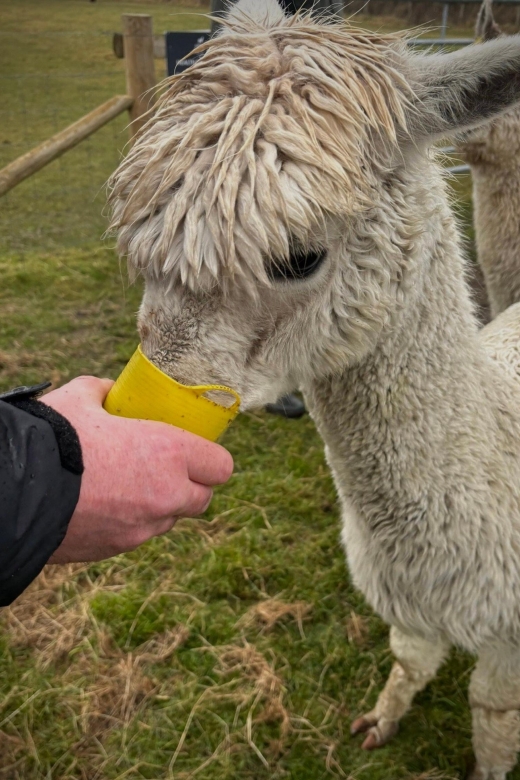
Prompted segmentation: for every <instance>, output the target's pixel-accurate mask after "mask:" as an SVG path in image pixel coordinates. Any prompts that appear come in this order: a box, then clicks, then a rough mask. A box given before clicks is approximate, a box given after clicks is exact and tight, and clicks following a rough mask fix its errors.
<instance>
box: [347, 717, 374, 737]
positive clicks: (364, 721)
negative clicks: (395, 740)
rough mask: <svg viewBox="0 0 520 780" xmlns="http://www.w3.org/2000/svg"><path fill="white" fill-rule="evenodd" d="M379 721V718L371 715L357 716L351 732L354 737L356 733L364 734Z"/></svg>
mask: <svg viewBox="0 0 520 780" xmlns="http://www.w3.org/2000/svg"><path fill="white" fill-rule="evenodd" d="M376 723H377V718H373V717H371V716H369V715H362V716H361V718H356V720H355V721H354V722H353V723H352V724H351V726H350V733H351V734H352V736H353V737H354V736H355V735H356V734H364V733H365V731H368V730H369V729H370V728H372V726H375V725H376Z"/></svg>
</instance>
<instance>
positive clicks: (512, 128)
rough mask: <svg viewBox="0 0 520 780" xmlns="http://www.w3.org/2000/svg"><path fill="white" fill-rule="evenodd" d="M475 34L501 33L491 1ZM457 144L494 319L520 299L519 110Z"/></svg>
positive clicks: (482, 37) (486, 36)
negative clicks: (467, 174) (466, 169)
mask: <svg viewBox="0 0 520 780" xmlns="http://www.w3.org/2000/svg"><path fill="white" fill-rule="evenodd" d="M475 35H476V37H477V39H479V40H486V41H487V40H493V39H494V38H497V37H499V36H501V35H502V31H501V30H500V27H499V26H498V25H497V24H496V23H495V21H494V19H493V11H492V0H484V2H483V3H482V6H481V8H480V12H479V15H478V18H477V25H476V30H475ZM456 144H457V148H458V150H459V151H460V152H461V153H462V155H463V156H464V158H465V159H466V160H467V161H468V163H469V164H470V166H471V173H472V179H473V218H474V224H475V239H476V245H477V257H478V262H479V264H480V266H481V268H482V271H483V273H484V278H485V281H486V287H487V291H488V297H489V303H490V307H491V314H492V316H493V317H496V315H497V314H499V313H500V312H502V311H504V310H505V309H507V307H508V306H511V304H513V303H517V302H519V301H520V109H519V108H515V109H513V110H512V111H508V112H507V114H505V115H504V116H501V117H499V118H498V119H495V120H494V121H493V122H492V123H490V124H488V125H484V126H482V127H479V128H477V129H476V130H473V131H472V132H469V133H466V134H464V135H463V136H461V137H459V138H458V139H457V141H456Z"/></svg>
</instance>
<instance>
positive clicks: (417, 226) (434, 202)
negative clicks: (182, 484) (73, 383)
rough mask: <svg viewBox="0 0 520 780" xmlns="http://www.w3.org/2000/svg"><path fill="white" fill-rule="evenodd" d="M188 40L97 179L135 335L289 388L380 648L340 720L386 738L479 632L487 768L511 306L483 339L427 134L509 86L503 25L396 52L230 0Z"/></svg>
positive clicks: (519, 426)
mask: <svg viewBox="0 0 520 780" xmlns="http://www.w3.org/2000/svg"><path fill="white" fill-rule="evenodd" d="M204 50H205V51H204V56H203V57H201V58H200V59H199V60H198V61H197V63H196V64H195V65H193V66H192V67H191V68H190V69H189V70H186V71H185V72H184V73H183V74H182V75H180V76H178V77H175V78H173V79H171V80H170V81H169V82H167V83H166V85H165V92H164V95H163V98H162V101H161V103H160V105H159V108H158V110H157V113H156V114H155V116H154V117H153V119H151V120H150V122H149V123H148V125H147V126H146V127H145V128H144V129H143V131H142V132H141V133H140V135H139V137H138V139H137V141H136V143H135V145H134V147H133V148H132V150H131V152H130V153H129V155H128V157H127V158H126V159H125V160H124V161H123V162H122V163H121V165H120V167H119V169H118V170H117V171H116V172H115V174H114V176H113V177H112V180H111V184H110V187H111V194H110V201H111V206H112V209H113V219H112V227H113V230H114V231H116V232H117V235H118V247H119V251H120V253H121V254H122V255H126V256H127V259H128V264H129V269H130V271H131V273H132V274H133V275H135V274H142V276H143V277H144V280H145V291H144V296H143V301H142V304H141V308H140V312H139V316H138V326H139V331H140V335H141V340H142V347H143V349H144V351H145V353H146V354H147V355H148V357H149V358H150V359H151V360H152V361H153V362H154V363H155V364H156V365H157V366H159V367H160V368H161V369H162V370H163V371H165V372H166V373H168V374H170V375H171V376H173V377H174V378H176V379H177V380H178V381H180V382H183V383H186V384H200V383H208V384H211V383H219V384H224V385H228V386H231V387H233V388H235V389H236V390H237V391H238V392H239V393H240V395H241V398H242V408H243V409H244V410H247V409H251V408H255V407H259V406H263V405H264V404H266V403H268V402H269V401H273V400H275V399H276V398H278V397H280V396H281V395H283V394H284V393H287V392H290V391H292V390H294V389H295V388H297V387H300V388H301V389H302V390H303V392H304V395H305V399H306V402H307V405H308V408H309V409H310V411H311V414H312V416H313V418H314V420H315V422H316V425H317V427H318V429H319V431H320V434H321V436H322V438H323V440H324V442H325V451H326V457H327V461H328V463H329V465H330V468H331V470H332V473H333V476H334V480H335V483H336V487H337V491H338V494H339V499H340V503H341V508H342V538H343V543H344V547H345V550H346V555H347V560H348V564H349V567H350V571H351V573H352V578H353V581H354V583H355V585H356V586H357V587H358V588H359V589H360V590H361V591H362V592H363V593H364V595H365V597H366V598H367V600H368V601H369V603H370V604H371V605H372V606H373V608H374V609H375V610H376V612H378V613H379V615H381V617H382V618H383V620H385V621H386V622H387V623H388V624H390V626H391V631H390V644H391V647H392V650H393V652H394V654H395V657H396V660H395V663H394V667H393V669H392V672H391V675H390V678H389V680H388V682H387V684H386V686H385V688H384V690H383V692H382V693H381V695H380V697H379V699H378V702H377V704H376V707H375V709H374V710H373V711H372V712H369V713H367V714H366V715H364V716H363V717H361V718H359V719H358V720H357V721H355V723H354V724H353V726H352V730H353V732H354V733H357V732H366V736H365V739H364V743H363V747H364V748H366V749H371V748H375V747H377V746H379V745H383V744H384V743H385V742H387V741H388V740H389V739H390V737H392V736H393V735H394V734H395V732H396V731H397V725H398V722H399V720H400V718H401V717H402V716H403V715H404V714H405V713H406V711H407V710H408V709H409V707H410V704H411V701H412V698H413V696H414V694H415V693H416V692H417V691H419V690H421V689H422V688H423V687H424V686H425V685H426V684H427V683H428V681H429V680H431V679H432V677H433V676H434V675H435V672H436V670H437V668H438V667H439V665H440V664H441V663H442V661H443V659H444V658H445V657H446V654H447V652H448V648H449V647H450V645H457V646H459V647H462V648H465V649H466V650H469V651H471V652H472V653H475V654H477V655H478V663H477V666H476V669H475V671H474V672H473V675H472V680H471V685H470V706H471V709H472V716H473V735H474V750H475V754H476V760H477V763H476V767H475V770H474V774H473V778H474V780H501V779H502V778H505V776H506V773H507V772H508V771H509V770H510V769H511V768H512V767H513V765H514V763H515V760H516V752H517V750H518V747H519V744H520V715H519V710H520V601H519V598H518V594H519V593H520V386H519V383H518V377H517V374H516V373H515V370H514V367H515V365H516V362H515V361H516V358H515V354H516V353H515V347H514V344H515V343H516V336H515V334H518V336H519V337H520V313H518V314H517V318H516V319H515V320H514V322H513V324H511V322H509V324H508V327H507V328H505V332H507V334H508V338H507V339H504V344H503V345H502V342H501V340H500V338H499V337H497V335H496V331H493V334H494V335H493V334H491V336H490V340H491V345H490V346H488V345H486V332H485V331H484V333H483V334H482V335H481V334H480V333H479V331H478V327H477V322H476V318H475V316H474V313H473V309H472V304H471V300H470V296H469V293H468V290H467V287H466V282H465V278H464V259H463V256H462V251H461V248H460V243H459V236H458V232H457V228H456V224H455V221H454V217H453V215H452V213H451V210H450V207H449V202H448V197H447V193H446V188H445V183H444V180H443V178H442V171H441V169H440V167H439V165H438V164H437V162H436V161H435V158H434V157H433V156H432V154H431V153H430V151H429V149H430V147H431V145H432V144H433V143H434V142H436V141H438V140H439V139H440V138H441V137H444V136H446V135H447V134H449V133H454V132H455V131H463V130H466V129H470V128H472V127H474V126H476V125H478V124H479V123H481V122H482V121H484V120H487V119H491V118H493V117H494V116H496V115H499V114H500V113H501V112H502V111H504V110H506V109H507V108H508V107H510V106H512V105H513V104H514V103H515V102H516V101H518V100H520V39H518V38H504V39H499V40H497V41H491V42H489V43H485V44H482V45H478V46H474V47H469V48H467V49H465V50H463V51H457V52H453V53H449V54H416V53H412V52H411V51H410V50H409V48H408V47H407V46H406V41H405V40H404V39H403V37H402V36H396V35H383V34H378V33H372V32H366V31H361V30H359V29H357V28H354V27H351V26H349V25H344V24H342V23H340V22H334V21H331V20H328V21H327V20H325V19H323V20H319V19H313V18H312V17H311V16H309V15H306V14H297V15H295V16H293V17H286V16H284V14H283V12H282V10H281V9H280V8H279V6H278V5H277V2H276V0H240V2H239V3H238V4H237V5H236V6H234V7H233V8H232V9H231V10H230V12H229V15H228V17H227V20H226V24H225V27H224V29H223V30H222V32H221V33H220V34H219V35H218V36H217V37H215V38H213V39H211V40H210V41H208V42H207V43H206V44H204ZM513 314H514V312H513ZM511 316H512V315H511ZM493 325H494V327H495V329H496V328H497V327H499V321H498V320H497V322H496V323H493ZM499 335H500V332H499ZM519 340H520V339H519ZM506 342H507V343H506ZM504 351H505V353H506V356H505V357H504V354H503V353H504ZM504 361H505V363H507V366H506V365H505V364H504V365H502V363H503V362H504ZM519 363H520V361H519ZM511 366H512V367H511Z"/></svg>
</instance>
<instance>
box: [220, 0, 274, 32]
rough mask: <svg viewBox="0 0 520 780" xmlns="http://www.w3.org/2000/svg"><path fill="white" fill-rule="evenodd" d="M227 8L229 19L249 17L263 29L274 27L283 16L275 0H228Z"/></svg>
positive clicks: (236, 19)
mask: <svg viewBox="0 0 520 780" xmlns="http://www.w3.org/2000/svg"><path fill="white" fill-rule="evenodd" d="M228 9H229V10H228V13H227V18H228V19H229V20H230V21H238V22H241V21H243V20H244V19H249V20H252V21H254V22H256V24H258V25H259V26H260V27H263V28H265V29H269V28H270V27H276V25H278V24H280V22H281V21H282V19H283V18H284V17H285V14H284V12H283V10H282V8H281V6H280V5H279V3H278V2H277V0H238V2H237V3H233V2H232V0H228Z"/></svg>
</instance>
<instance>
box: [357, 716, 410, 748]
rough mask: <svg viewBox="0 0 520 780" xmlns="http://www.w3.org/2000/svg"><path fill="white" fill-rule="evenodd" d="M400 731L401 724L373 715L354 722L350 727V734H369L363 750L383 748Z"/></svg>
mask: <svg viewBox="0 0 520 780" xmlns="http://www.w3.org/2000/svg"><path fill="white" fill-rule="evenodd" d="M398 730H399V724H398V722H397V721H394V720H384V719H382V718H381V719H380V720H379V721H378V720H377V718H375V717H373V716H371V715H364V716H362V717H361V718H358V719H357V720H355V721H354V723H353V724H352V726H351V727H350V733H351V734H352V735H355V734H363V733H365V732H368V733H367V736H366V737H365V740H364V742H363V744H362V745H361V749H362V750H376V748H379V747H383V745H386V743H387V742H389V741H390V740H391V739H392V737H394V736H395V735H396V734H397V732H398Z"/></svg>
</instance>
